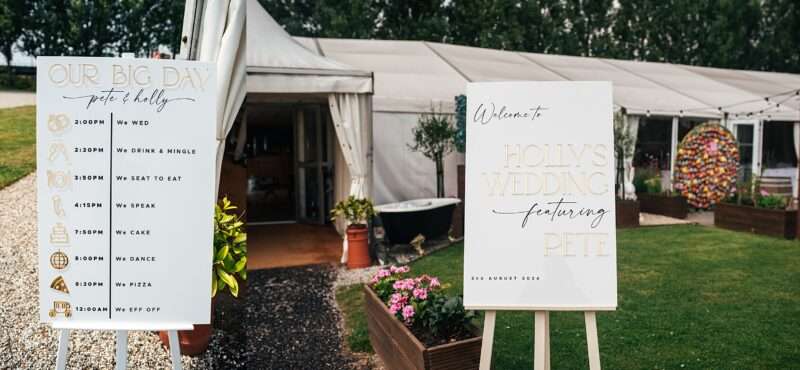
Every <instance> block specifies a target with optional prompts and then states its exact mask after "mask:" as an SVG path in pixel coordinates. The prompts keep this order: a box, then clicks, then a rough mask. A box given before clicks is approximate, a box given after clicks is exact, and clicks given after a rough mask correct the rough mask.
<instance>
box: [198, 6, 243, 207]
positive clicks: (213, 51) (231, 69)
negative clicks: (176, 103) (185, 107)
mask: <svg viewBox="0 0 800 370" xmlns="http://www.w3.org/2000/svg"><path fill="white" fill-rule="evenodd" d="M245 6H246V4H245V0H230V1H222V0H220V1H209V2H206V8H205V12H204V13H203V21H202V28H201V30H200V35H201V41H200V44H199V49H198V60H200V61H203V62H214V63H216V66H217V86H216V87H215V88H216V89H217V94H218V96H217V119H216V122H217V127H216V132H217V134H216V138H217V173H216V184H217V188H219V175H220V169H221V166H222V157H223V155H224V152H225V137H226V136H227V135H228V131H230V129H231V127H232V126H233V121H234V119H235V118H236V113H237V112H238V111H239V107H240V106H241V105H242V102H243V101H244V97H245V95H246V90H245V79H246V72H245V69H246V65H245V61H244V60H245V55H246V51H245V45H246V37H245V35H244V27H245V10H246V8H245ZM216 191H218V189H217V190H215V194H216Z"/></svg>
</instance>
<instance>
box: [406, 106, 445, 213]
mask: <svg viewBox="0 0 800 370" xmlns="http://www.w3.org/2000/svg"><path fill="white" fill-rule="evenodd" d="M411 132H412V134H413V135H414V143H413V144H412V145H409V146H408V147H409V149H411V150H413V151H415V152H418V153H421V154H422V155H424V156H425V157H426V158H428V159H430V160H432V161H433V162H434V163H435V164H436V197H438V198H441V197H444V157H445V156H446V155H447V154H450V153H451V152H452V151H453V148H454V142H453V140H454V139H455V136H456V128H455V127H454V125H453V117H452V116H451V115H447V114H443V113H442V112H437V111H436V110H434V109H433V108H431V113H428V114H423V115H422V116H420V118H419V120H418V121H417V126H416V127H414V128H413V129H412V130H411Z"/></svg>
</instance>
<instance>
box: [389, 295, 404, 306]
mask: <svg viewBox="0 0 800 370" xmlns="http://www.w3.org/2000/svg"><path fill="white" fill-rule="evenodd" d="M406 302H408V297H406V296H404V295H402V294H400V293H394V294H392V296H391V298H389V303H390V304H406Z"/></svg>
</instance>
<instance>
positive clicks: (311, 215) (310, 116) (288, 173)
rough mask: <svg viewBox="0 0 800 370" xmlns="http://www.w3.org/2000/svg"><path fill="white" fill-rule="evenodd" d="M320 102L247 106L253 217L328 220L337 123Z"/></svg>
mask: <svg viewBox="0 0 800 370" xmlns="http://www.w3.org/2000/svg"><path fill="white" fill-rule="evenodd" d="M328 116H329V114H328V111H327V107H326V106H324V105H320V104H259V105H251V106H249V107H248V130H247V136H248V139H247V152H248V157H249V158H248V166H247V168H248V181H247V198H248V213H249V215H248V223H249V224H251V225H252V224H258V223H286V222H299V223H306V224H321V225H324V224H327V223H328V222H329V221H328V216H327V215H328V214H329V212H330V209H331V207H332V204H333V158H332V154H331V152H332V147H333V146H332V145H331V144H332V131H333V130H332V127H331V123H330V119H329V118H328Z"/></svg>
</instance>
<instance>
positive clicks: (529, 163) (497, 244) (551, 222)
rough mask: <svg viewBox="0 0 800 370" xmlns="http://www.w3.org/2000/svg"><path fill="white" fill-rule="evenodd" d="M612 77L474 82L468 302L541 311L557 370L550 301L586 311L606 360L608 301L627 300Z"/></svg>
mask: <svg viewBox="0 0 800 370" xmlns="http://www.w3.org/2000/svg"><path fill="white" fill-rule="evenodd" d="M612 96H613V94H612V86H611V84H610V83H609V82H602V81H589V82H577V81H564V82H562V81H554V82H553V81H541V82H538V81H511V82H478V83H469V84H468V85H467V125H468V128H467V131H468V132H469V135H468V136H467V151H466V163H467V166H466V174H465V184H466V201H465V204H466V205H467V207H466V209H465V221H466V224H467V226H466V230H465V237H464V240H465V243H464V307H465V308H466V309H469V310H481V311H484V312H485V318H484V324H483V325H484V326H483V343H482V348H481V360H480V369H481V370H490V369H491V357H492V346H493V341H494V331H495V325H496V319H497V311H499V310H514V311H525V312H531V313H533V316H534V326H535V327H534V345H533V347H534V348H533V363H534V369H536V370H549V369H550V362H551V359H550V311H575V312H582V313H583V315H584V323H585V325H586V345H587V351H588V360H589V369H591V370H600V347H599V341H598V337H597V314H596V312H597V311H610V310H615V309H616V308H617V272H616V227H615V222H614V213H615V211H614V210H615V202H614V189H615V181H614V178H615V168H614V161H613V158H614V135H613V127H614V125H613V115H614V112H613V103H612Z"/></svg>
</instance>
